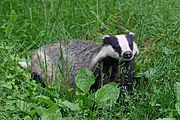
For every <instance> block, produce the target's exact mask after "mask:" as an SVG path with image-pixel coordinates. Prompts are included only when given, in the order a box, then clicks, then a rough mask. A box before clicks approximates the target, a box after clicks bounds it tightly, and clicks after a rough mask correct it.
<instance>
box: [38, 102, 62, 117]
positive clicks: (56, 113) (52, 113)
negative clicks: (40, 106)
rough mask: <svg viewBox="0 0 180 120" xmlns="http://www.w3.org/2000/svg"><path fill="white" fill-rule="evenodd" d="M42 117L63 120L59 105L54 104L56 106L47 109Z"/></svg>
mask: <svg viewBox="0 0 180 120" xmlns="http://www.w3.org/2000/svg"><path fill="white" fill-rule="evenodd" d="M41 119H42V120H61V119H62V115H61V113H60V110H59V108H58V106H56V105H54V106H51V107H50V108H48V109H46V110H45V111H44V112H43V113H42V115H41Z"/></svg>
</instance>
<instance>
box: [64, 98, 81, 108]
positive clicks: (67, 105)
mask: <svg viewBox="0 0 180 120" xmlns="http://www.w3.org/2000/svg"><path fill="white" fill-rule="evenodd" d="M63 104H64V105H65V106H66V107H68V108H69V109H71V110H72V111H78V110H80V107H79V103H76V104H75V103H71V102H69V101H67V100H66V101H63Z"/></svg>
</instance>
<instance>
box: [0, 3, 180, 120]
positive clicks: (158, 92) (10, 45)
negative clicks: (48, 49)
mask: <svg viewBox="0 0 180 120" xmlns="http://www.w3.org/2000/svg"><path fill="white" fill-rule="evenodd" d="M179 6H180V2H179V1H178V0H89V1H87V0H74V1H73V0H1V1H0V56H1V57H0V79H1V80H0V119H11V120H12V119H23V118H25V119H30V118H32V119H38V118H40V117H41V115H42V116H43V115H44V116H45V114H46V113H51V112H52V111H51V109H48V108H49V106H48V105H46V104H43V103H44V102H42V101H39V100H37V96H39V95H45V96H47V97H49V98H50V99H51V100H52V101H53V102H57V101H56V100H68V101H71V102H74V103H75V102H77V99H76V98H74V99H72V98H73V97H72V96H71V91H67V89H66V88H62V89H61V88H59V89H56V88H57V86H54V85H52V87H49V88H45V89H43V88H41V87H40V86H39V85H37V84H35V82H34V81H32V80H31V78H30V72H29V71H28V70H24V69H21V68H20V67H19V66H18V64H17V62H18V61H19V60H22V59H25V58H29V57H30V56H29V52H30V51H32V50H34V49H36V48H38V47H39V46H41V45H44V44H47V43H50V42H54V41H57V40H58V39H73V38H75V39H89V40H93V41H96V42H99V43H100V42H101V39H100V38H101V35H104V34H109V35H115V34H123V33H126V32H127V31H133V32H134V33H135V34H136V42H137V44H138V46H139V49H140V55H139V56H138V58H137V60H136V64H137V66H136V77H138V78H139V79H137V83H139V84H137V86H135V89H134V94H133V95H132V96H126V97H125V98H121V100H122V101H123V99H124V100H125V101H126V102H127V103H128V104H127V105H124V104H123V103H122V102H120V104H119V105H116V106H112V107H111V108H109V109H105V108H104V109H97V110H95V111H90V110H89V111H88V110H87V109H86V110H80V111H78V112H74V111H73V110H70V109H60V112H61V115H62V117H64V118H65V117H66V119H107V120H108V119H116V117H117V119H123V118H124V119H125V118H127V119H130V120H144V119H149V120H152V119H158V118H176V119H177V120H178V119H180V115H179V114H178V112H177V109H176V107H175V104H176V103H177V102H179V101H177V100H176V95H177V94H176V90H175V86H174V85H175V82H180V81H179V78H180V68H179V65H180V59H179V57H180V49H179V44H180V28H179V27H180V19H179V18H180V12H179V11H180V7H179ZM126 106H128V110H127V112H124V109H125V108H127V107H126ZM34 108H37V109H34ZM55 109H56V108H55ZM33 110H34V111H33ZM48 110H49V111H48ZM53 110H54V109H53ZM43 111H46V112H45V113H43ZM53 113H54V111H53V112H52V114H53ZM52 114H51V115H52Z"/></svg>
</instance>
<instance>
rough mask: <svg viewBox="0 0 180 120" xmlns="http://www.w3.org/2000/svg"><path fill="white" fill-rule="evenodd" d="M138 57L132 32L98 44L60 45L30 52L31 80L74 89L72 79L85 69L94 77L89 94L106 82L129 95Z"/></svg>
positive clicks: (78, 41)
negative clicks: (56, 82) (61, 81)
mask: <svg viewBox="0 0 180 120" xmlns="http://www.w3.org/2000/svg"><path fill="white" fill-rule="evenodd" d="M138 53H139V50H138V47H137V44H136V43H135V36H134V33H132V32H130V33H128V34H122V35H115V36H109V35H105V36H104V37H103V42H102V44H95V43H92V42H89V41H82V40H72V41H60V42H57V43H53V44H48V45H44V46H42V47H40V48H39V49H37V50H35V51H34V53H33V55H32V61H31V71H32V78H33V79H34V80H36V81H37V82H39V81H41V82H42V81H43V80H47V81H48V83H51V82H52V81H53V80H56V79H65V80H66V81H67V83H68V85H70V86H71V87H76V84H75V77H76V75H77V73H78V71H79V70H81V69H82V68H85V67H86V68H88V69H89V70H91V71H92V72H93V74H94V76H95V77H96V80H95V83H94V84H93V85H92V86H91V89H92V90H94V91H96V90H97V89H99V88H100V87H101V85H104V84H107V83H110V82H117V83H118V82H120V81H121V83H123V85H124V86H125V87H126V89H127V91H131V89H132V83H133V70H134V60H135V57H136V55H138ZM19 64H22V63H19ZM102 74H103V75H102ZM62 75H63V77H62ZM60 76H61V77H60Z"/></svg>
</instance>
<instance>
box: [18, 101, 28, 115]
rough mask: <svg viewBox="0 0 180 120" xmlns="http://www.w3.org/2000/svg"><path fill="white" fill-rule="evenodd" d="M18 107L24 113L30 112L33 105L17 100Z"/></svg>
mask: <svg viewBox="0 0 180 120" xmlns="http://www.w3.org/2000/svg"><path fill="white" fill-rule="evenodd" d="M16 106H17V108H18V109H19V110H21V111H23V112H26V113H27V112H29V110H30V107H31V104H29V103H27V102H24V101H22V100H17V101H16Z"/></svg>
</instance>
